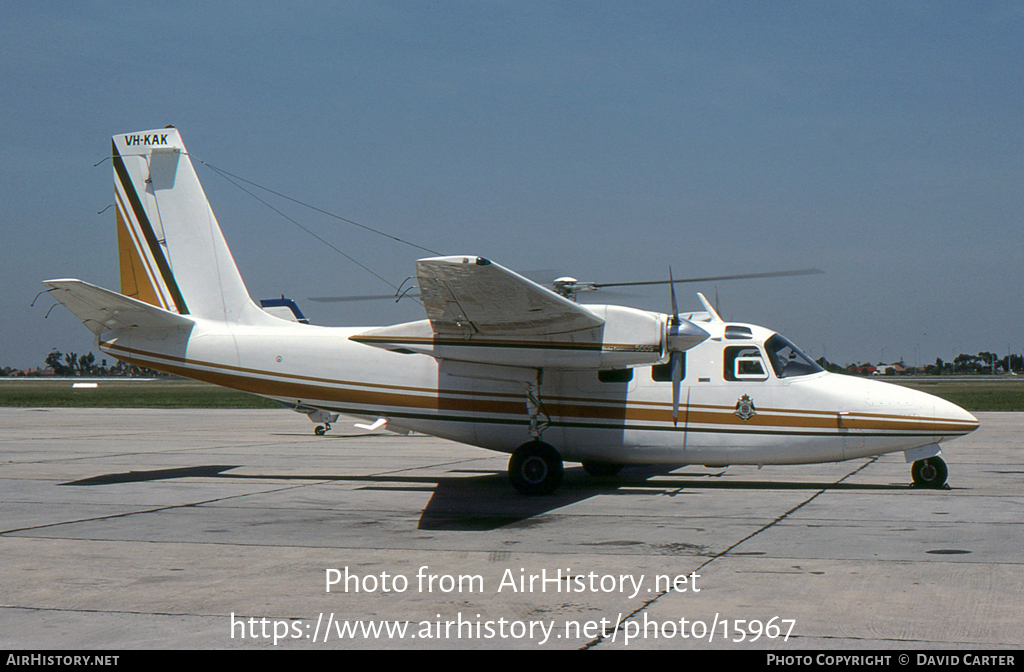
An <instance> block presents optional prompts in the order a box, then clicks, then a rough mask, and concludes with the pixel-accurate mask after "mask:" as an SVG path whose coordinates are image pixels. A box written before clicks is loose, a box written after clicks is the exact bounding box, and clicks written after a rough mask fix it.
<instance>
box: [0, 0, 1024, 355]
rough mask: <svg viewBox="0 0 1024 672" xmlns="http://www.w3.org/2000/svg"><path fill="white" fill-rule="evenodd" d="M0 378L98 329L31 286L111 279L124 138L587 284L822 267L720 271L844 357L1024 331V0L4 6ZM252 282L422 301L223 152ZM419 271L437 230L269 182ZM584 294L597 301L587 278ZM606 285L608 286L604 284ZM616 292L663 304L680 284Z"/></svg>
mask: <svg viewBox="0 0 1024 672" xmlns="http://www.w3.org/2000/svg"><path fill="white" fill-rule="evenodd" d="M0 10H2V15H3V17H4V20H3V21H2V22H0V64H2V68H0V84H2V91H3V95H2V96H0V111H2V115H0V124H2V126H0V128H2V131H0V148H2V150H3V156H4V157H5V161H4V162H3V164H2V167H0V171H2V173H0V190H2V191H0V195H2V198H0V235H2V239H0V240H2V242H3V245H2V250H3V252H2V254H3V259H2V260H3V263H2V265H0V282H2V286H3V288H4V291H3V293H2V295H0V301H2V302H3V305H2V310H3V314H4V319H3V320H2V323H0V366H16V367H29V366H38V365H41V364H42V362H43V359H44V357H45V356H46V354H47V352H49V351H50V349H51V348H57V349H59V350H62V351H64V352H67V351H69V350H74V351H76V352H80V353H82V352H86V351H89V350H90V349H93V350H94V348H93V346H92V342H91V335H90V334H89V332H88V331H87V330H86V329H85V328H84V327H82V326H81V325H80V323H78V321H77V320H76V319H75V318H74V317H73V316H71V315H70V314H69V313H68V312H67V311H66V310H64V309H63V308H60V307H58V308H56V309H54V310H53V311H52V312H51V313H50V314H49V317H48V318H46V319H44V315H45V314H46V312H47V310H48V309H49V307H50V305H51V304H52V301H51V300H50V299H48V297H45V296H44V297H41V298H40V300H39V301H38V302H37V303H36V305H35V307H34V308H29V303H30V302H31V301H32V299H33V297H34V296H35V294H36V293H37V292H38V291H39V290H40V289H42V287H41V285H40V284H39V281H41V280H44V279H48V278H56V277H77V278H81V279H83V280H87V281H89V282H93V283H95V284H99V285H101V286H105V287H109V288H114V289H116V288H117V287H118V278H117V256H116V236H115V231H114V215H113V210H112V209H111V210H107V211H106V212H105V213H103V214H102V215H97V214H96V213H97V211H99V210H102V209H103V208H104V207H106V206H107V205H109V204H110V203H111V202H112V201H113V197H112V177H111V167H110V162H109V161H107V162H105V163H103V164H101V165H100V166H98V167H93V164H95V163H97V162H99V161H101V160H103V159H104V158H105V157H106V156H107V154H108V153H109V146H110V136H111V135H113V134H115V133H123V132H131V131H140V130H147V129H152V128H159V127H162V126H164V125H166V124H174V125H175V126H176V127H177V128H178V129H179V130H180V131H181V134H182V137H183V139H184V141H185V143H186V145H187V146H188V148H189V150H190V153H191V154H192V155H193V157H194V160H195V159H196V158H198V159H202V160H204V161H206V162H208V163H210V164H213V165H215V166H217V167H219V168H222V169H225V170H228V171H230V172H231V173H234V174H236V175H240V176H243V177H245V178H246V179H249V180H252V181H253V182H256V183H258V184H261V185H265V186H267V187H270V188H273V189H275V190H277V191H279V192H282V193H285V194H287V195H289V196H292V197H294V198H296V199H299V200H302V201H305V202H308V203H311V204H314V205H316V206H318V207H320V208H323V209H325V210H328V211H330V212H333V213H336V214H338V215H341V216H343V217H346V218H348V219H352V220H355V221H358V222H360V223H362V224H365V225H367V226H372V227H376V228H379V229H382V230H385V231H387V232H389V233H391V234H393V235H395V236H397V237H400V238H403V239H406V240H409V241H412V242H414V243H416V244H418V245H422V246H423V247H426V248H429V249H432V250H437V251H438V252H441V253H445V254H461V253H469V254H480V255H483V256H487V257H489V258H491V259H493V260H495V261H497V262H498V263H501V264H502V265H505V266H508V267H510V268H512V269H515V270H518V271H520V272H527V273H528V272H531V271H537V270H548V269H553V270H556V271H557V272H558V273H559V274H568V275H573V276H575V277H577V278H580V279H585V280H594V281H606V282H615V281H627V280H644V279H659V278H663V277H667V275H668V268H669V266H670V265H671V267H672V271H673V273H674V274H675V275H676V276H677V277H678V276H703V275H714V274H730V273H744V272H757V271H773V270H780V269H791V268H805V267H809V266H816V267H818V268H821V269H823V270H824V271H825V272H826V273H825V275H821V276H814V277H810V278H790V279H779V280H767V281H761V282H743V283H739V282H720V283H717V284H716V283H708V284H704V285H699V286H687V287H685V288H682V289H681V290H680V292H679V296H680V303H681V308H682V309H684V310H696V309H699V303H698V302H697V300H696V298H695V296H694V292H695V291H698V290H700V291H704V292H705V293H707V294H708V295H709V296H710V295H713V294H714V293H715V292H716V290H717V293H718V296H719V305H720V308H721V312H722V313H723V315H724V316H725V317H726V318H727V319H731V320H736V321H742V322H752V323H755V324H761V325H763V326H766V327H769V328H773V329H778V330H779V331H782V332H783V333H785V334H786V335H787V336H788V337H789V338H790V339H791V340H793V341H794V342H796V343H797V344H799V345H801V347H803V348H804V349H805V350H807V351H808V352H809V353H810V354H812V355H813V356H815V357H819V356H821V355H826V356H827V357H828V358H829V359H831V360H834V361H837V362H840V363H847V362H853V361H873V362H877V361H879V360H881V359H883V358H884V359H886V360H894V359H898V358H900V357H903V358H904V359H905V360H906V361H907V362H908V363H911V364H913V363H915V361H920V362H922V363H925V362H931V361H934V359H935V358H936V357H942V358H943V359H949V358H950V357H951V356H952V355H953V354H956V353H958V352H978V351H981V350H989V351H996V352H999V353H1005V352H1006V350H1007V349H1008V348H1009V349H1010V350H1012V351H1013V352H1022V351H1024V330H1022V329H1021V327H1022V319H1021V313H1022V310H1021V309H1022V306H1024V301H1022V299H1024V290H1022V282H1021V280H1022V277H1024V255H1022V254H1021V252H1020V248H1021V232H1022V212H1024V207H1022V206H1024V188H1022V185H1024V179H1022V178H1024V161H1022V158H1024V95H1022V94H1024V77H1022V75H1021V64H1022V63H1024V53H1022V52H1024V8H1022V5H1020V4H1019V3H1014V2H977V3H961V2H951V3H941V2H927V3H917V2H900V3H882V2H877V3H876V2H862V3H841V2H835V3H827V2H826V3H823V2H792V3H756V2H734V3H696V2H692V3H690V2H596V1H588V2H542V3H534V2H526V1H522V0H517V1H515V2H378V1H374V2H342V3H335V2H298V3H211V2H203V3H180V2H179V3H139V2H136V3H98V2H97V3H92V2H76V3H27V2H16V1H15V2H0ZM197 169H198V171H199V176H200V179H201V180H202V181H203V184H204V186H205V187H206V191H207V195H208V196H209V198H210V201H211V203H212V205H213V208H214V211H215V212H216V213H217V216H218V219H219V220H220V223H221V227H222V228H223V230H224V233H225V236H226V237H227V240H228V243H229V245H230V246H231V248H232V251H233V252H234V255H235V259H236V261H237V263H238V265H239V268H240V270H241V271H242V274H243V277H244V278H245V280H246V283H247V285H248V287H249V290H250V293H251V294H252V295H253V296H254V298H256V299H259V298H268V297H272V296H277V295H280V294H281V293H285V294H287V295H288V296H290V297H293V298H295V299H297V300H298V301H299V303H300V305H301V306H302V307H303V309H304V310H305V312H306V313H307V315H308V316H309V317H310V318H311V319H312V321H314V322H316V323H319V324H329V325H341V324H347V325H358V324H366V325H373V324H389V323H394V322H400V321H406V320H413V319H420V318H422V317H423V314H422V309H421V308H420V307H419V306H418V305H417V304H416V303H414V302H408V301H405V302H403V303H401V304H398V305H395V304H393V303H391V302H383V303H377V304H372V303H365V304H322V303H314V302H310V301H308V297H313V296H324V295H340V294H372V293H382V292H387V291H388V287H387V286H386V285H384V284H383V283H382V282H380V281H379V280H378V279H376V278H374V277H373V276H372V275H370V274H369V273H367V272H366V271H364V270H362V269H360V268H359V267H358V266H356V265H354V264H352V263H351V262H349V261H348V260H346V259H345V258H344V257H342V256H341V255H339V254H337V253H336V252H335V251H333V250H331V249H330V248H328V247H326V246H324V245H322V244H320V243H319V242H318V241H316V240H315V239H314V238H312V237H311V236H309V235H308V234H306V233H304V232H303V231H301V230H300V229H298V228H296V227H295V226H294V225H293V224H292V223H290V222H288V221H287V220H285V219H282V218H281V217H280V216H278V215H276V214H275V213H273V212H272V211H270V210H269V209H267V208H266V207H264V206H263V205H261V204H260V203H258V202H257V201H255V200H254V199H252V198H251V197H250V196H248V195H246V194H245V193H243V192H242V191H240V190H239V189H237V188H236V187H234V186H233V185H231V184H230V183H228V182H227V181H225V180H224V179H223V178H222V177H220V176H218V175H217V174H216V173H215V172H213V171H211V170H209V169H207V168H205V167H203V166H199V167H198V168H197ZM273 202H274V204H275V207H280V208H281V209H282V210H284V211H286V212H287V213H288V215H289V216H291V217H293V218H295V219H296V220H297V221H299V222H300V223H301V224H302V225H303V226H305V227H308V228H310V229H312V230H314V231H316V233H317V235H319V236H322V237H323V238H325V239H326V240H328V241H330V242H331V244H332V245H335V246H337V247H339V248H341V249H343V250H345V252H346V253H347V254H350V255H351V256H354V257H356V258H357V259H359V260H360V262H361V263H364V264H366V265H368V266H370V267H372V268H373V269H374V270H375V272H377V273H379V274H380V275H382V276H384V277H385V278H387V279H389V281H391V282H392V283H393V284H398V283H399V282H401V281H402V279H404V278H405V277H406V276H408V275H411V274H412V273H413V262H414V260H415V259H416V258H418V257H421V256H425V253H423V252H422V251H421V250H417V249H414V248H412V247H410V246H405V245H401V244H397V243H394V242H393V241H389V240H387V239H385V238H382V237H379V236H374V235H372V234H367V233H366V232H365V231H362V230H359V229H355V228H354V227H351V226H349V225H346V224H343V223H340V222H338V221H336V220H331V219H329V218H326V217H324V216H322V215H317V214H315V213H313V212H311V211H308V210H303V209H301V208H296V207H295V206H294V205H289V204H287V203H285V202H281V201H277V200H275V201H273ZM588 298H590V297H588ZM594 300H598V298H597V297H594ZM601 300H603V301H607V302H613V303H614V302H623V303H629V304H631V305H636V306H639V307H644V308H650V309H657V310H667V309H668V306H669V298H668V292H667V290H665V289H664V288H662V289H654V290H649V291H644V292H637V293H636V294H634V295H630V296H606V297H603V298H602V299H601Z"/></svg>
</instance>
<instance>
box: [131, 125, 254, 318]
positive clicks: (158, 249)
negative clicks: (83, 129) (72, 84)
mask: <svg viewBox="0 0 1024 672" xmlns="http://www.w3.org/2000/svg"><path fill="white" fill-rule="evenodd" d="M112 144H113V160H114V193H115V196H116V205H117V244H118V254H119V261H120V269H121V293H122V294H124V295H125V296H129V297H132V298H135V299H138V300H139V301H144V302H146V303H149V304H151V305H154V306H158V307H160V308H163V309H165V310H169V311H173V312H176V313H179V314H181V315H192V316H195V317H202V318H207V319H217V320H224V321H227V322H243V323H245V322H262V321H265V319H264V318H265V313H263V311H261V310H260V309H259V308H258V307H256V305H255V304H254V303H253V302H252V300H251V299H250V298H249V292H248V291H247V290H246V288H245V283H244V282H243V281H242V276H241V275H240V274H239V273H238V267H237V266H235V260H234V258H232V256H231V251H230V250H229V249H228V246H227V243H226V242H225V240H224V235H223V234H222V233H221V230H220V226H219V225H218V224H217V218H216V217H214V214H213V210H212V209H211V208H210V204H209V202H208V201H207V200H206V194H205V193H204V192H203V187H202V185H201V184H200V183H199V178H198V177H197V176H196V173H195V169H194V168H193V167H192V161H191V160H190V159H189V156H188V152H187V151H186V149H185V145H184V144H183V143H182V141H181V136H180V135H179V134H178V131H177V130H176V129H174V128H164V129H160V130H155V131H141V132H138V133H125V134H121V135H115V136H114V137H113V143H112Z"/></svg>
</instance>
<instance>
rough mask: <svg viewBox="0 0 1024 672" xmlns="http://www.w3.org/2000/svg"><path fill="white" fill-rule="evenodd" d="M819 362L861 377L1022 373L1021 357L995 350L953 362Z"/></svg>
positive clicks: (833, 370)
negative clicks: (913, 363) (998, 353)
mask: <svg viewBox="0 0 1024 672" xmlns="http://www.w3.org/2000/svg"><path fill="white" fill-rule="evenodd" d="M818 364H819V365H820V366H821V367H822V368H823V369H825V370H826V371H831V372H832V373H849V374H853V375H861V376H870V375H875V376H906V375H919V374H924V375H929V376H942V375H947V376H948V375H959V374H974V375H986V374H988V375H991V374H1001V373H1003V374H1005V373H1015V374H1016V373H1024V356H1022V355H1005V356H1003V357H999V356H998V355H997V354H996V353H994V352H979V353H978V354H976V355H967V354H959V355H957V356H956V357H955V358H954V359H953V361H952V362H944V361H943V360H942V358H941V357H936V358H935V363H934V364H926V365H924V366H921V367H917V368H915V367H912V366H907V365H906V363H904V362H903V360H902V359H901V360H900V361H898V362H892V363H885V362H879V363H878V364H871V363H870V362H865V363H857V364H847V365H846V366H845V367H844V366H840V365H838V364H834V363H832V362H830V361H828V360H826V359H825V358H824V357H822V358H820V359H818Z"/></svg>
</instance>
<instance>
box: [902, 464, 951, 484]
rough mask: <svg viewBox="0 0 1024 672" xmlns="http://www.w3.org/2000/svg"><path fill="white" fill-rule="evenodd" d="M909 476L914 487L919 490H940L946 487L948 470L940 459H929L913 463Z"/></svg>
mask: <svg viewBox="0 0 1024 672" xmlns="http://www.w3.org/2000/svg"><path fill="white" fill-rule="evenodd" d="M910 474H911V475H912V476H913V477H914V485H915V486H917V487H919V488H941V487H942V486H944V485H946V477H947V476H948V475H949V470H948V469H946V463H945V461H944V460H943V459H942V458H941V457H929V458H927V459H925V460H918V461H917V462H914V465H913V466H912V467H911V468H910Z"/></svg>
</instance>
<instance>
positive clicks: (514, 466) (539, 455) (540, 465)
mask: <svg viewBox="0 0 1024 672" xmlns="http://www.w3.org/2000/svg"><path fill="white" fill-rule="evenodd" d="M508 480H510V481H512V487H514V488H515V489H516V490H518V491H519V492H521V493H522V494H524V495H548V494H551V493H552V492H554V490H555V488H557V487H558V484H559V483H561V482H562V456H561V455H559V454H558V451H557V450H555V449H554V448H553V447H552V446H550V445H548V444H546V443H544V442H543V441H537V440H535V441H529V442H527V443H524V444H523V445H521V446H519V447H518V448H516V451H515V452H514V453H512V459H510V460H509V461H508Z"/></svg>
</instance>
